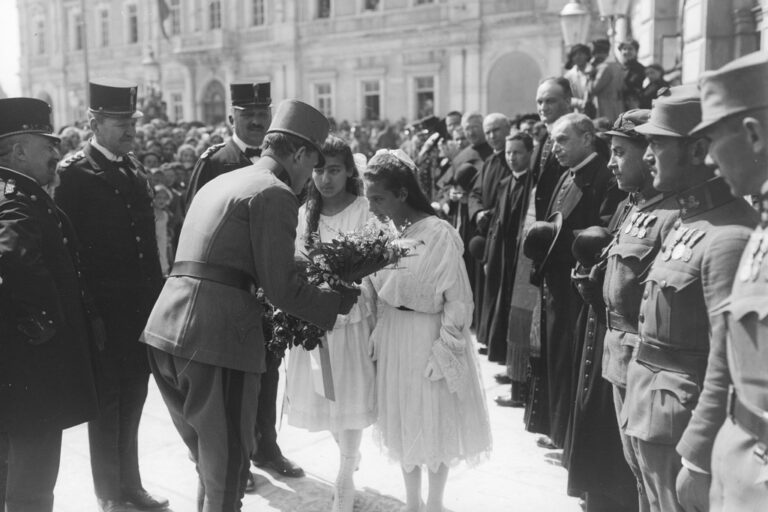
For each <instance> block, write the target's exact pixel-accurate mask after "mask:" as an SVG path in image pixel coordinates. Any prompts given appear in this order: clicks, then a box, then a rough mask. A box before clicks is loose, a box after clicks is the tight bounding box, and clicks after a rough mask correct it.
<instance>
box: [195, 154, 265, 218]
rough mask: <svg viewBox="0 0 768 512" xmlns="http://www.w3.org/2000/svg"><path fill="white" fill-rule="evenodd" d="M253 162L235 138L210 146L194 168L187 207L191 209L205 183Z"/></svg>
mask: <svg viewBox="0 0 768 512" xmlns="http://www.w3.org/2000/svg"><path fill="white" fill-rule="evenodd" d="M252 163H253V162H251V159H250V158H248V157H247V156H245V153H243V152H242V151H241V150H240V148H239V147H238V146H237V144H236V143H235V140H234V139H230V140H229V141H227V142H224V143H221V144H216V145H214V146H211V147H210V148H208V149H207V150H206V151H205V152H204V153H203V154H202V155H200V159H199V160H198V161H197V163H196V164H195V167H194V169H192V176H191V177H190V178H189V186H188V187H187V196H186V202H185V204H186V205H187V209H189V205H190V204H191V203H192V198H193V197H195V194H197V192H198V191H199V190H200V188H202V186H203V185H205V184H206V183H208V182H209V181H211V180H212V179H213V178H215V177H216V176H221V175H222V174H224V173H227V172H230V171H234V170H235V169H240V168H241V167H246V166H248V165H251V164H252Z"/></svg>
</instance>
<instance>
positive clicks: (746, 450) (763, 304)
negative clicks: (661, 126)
mask: <svg viewBox="0 0 768 512" xmlns="http://www.w3.org/2000/svg"><path fill="white" fill-rule="evenodd" d="M766 83H768V56H766V55H765V53H757V52H756V53H753V54H750V55H747V56H744V57H742V58H740V59H736V60H734V61H733V62H731V63H729V64H727V65H725V66H724V67H722V68H721V69H719V70H717V71H714V72H711V73H709V74H707V75H705V76H704V77H702V80H701V101H702V110H703V116H702V117H703V120H702V122H701V124H699V125H698V126H697V127H696V128H695V129H694V133H695V134H701V135H704V136H706V137H707V138H708V139H710V140H711V143H710V146H709V154H710V156H711V157H712V159H713V160H714V161H715V163H716V164H717V165H718V167H719V169H720V173H721V174H722V175H723V177H724V178H725V181H726V182H727V183H728V184H729V185H730V187H731V192H732V193H733V194H734V195H739V196H740V195H747V194H758V195H759V197H760V210H761V221H760V227H758V228H757V229H756V230H755V231H754V232H753V233H752V234H751V236H750V239H749V243H748V244H747V247H746V250H745V251H744V253H743V254H742V255H741V262H740V263H739V266H738V271H737V273H736V277H735V279H734V281H733V289H732V290H731V293H730V297H729V298H728V299H727V300H726V301H725V302H722V303H721V304H720V306H719V307H717V308H716V309H715V311H713V312H712V314H713V315H716V316H717V317H718V322H721V323H725V325H726V326H727V329H728V336H727V338H724V337H722V336H720V337H717V338H713V339H712V347H711V349H710V358H709V364H708V367H707V377H706V380H705V382H704V390H703V391H702V393H701V398H700V399H699V404H698V406H697V407H696V410H695V414H694V416H693V418H692V419H691V422H690V424H689V425H688V428H687V429H686V431H685V433H684V434H683V439H682V441H681V442H680V445H679V446H680V448H682V449H681V450H680V453H681V454H682V455H683V456H684V457H686V456H687V455H686V451H685V448H686V447H687V446H688V445H690V444H693V443H695V442H697V441H698V440H699V439H704V440H705V442H707V443H711V442H712V441H713V439H714V447H713V448H712V483H711V490H710V495H709V496H710V510H712V511H723V510H768V455H767V454H766V447H768V320H766V312H768V259H767V258H766V254H768V232H767V231H766V227H767V226H768V89H766ZM729 389H730V396H729V400H726V396H727V395H728V394H729ZM726 403H728V406H727V408H726V407H725V405H726ZM726 416H727V417H726ZM683 478H686V475H685V474H684V472H683V473H681V475H680V480H682V479H683ZM680 498H681V500H682V499H683V496H680Z"/></svg>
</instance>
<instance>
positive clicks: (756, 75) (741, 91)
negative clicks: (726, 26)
mask: <svg viewBox="0 0 768 512" xmlns="http://www.w3.org/2000/svg"><path fill="white" fill-rule="evenodd" d="M766 83H768V55H766V54H765V52H754V53H750V54H748V55H745V56H743V57H740V58H738V59H736V60H733V61H731V62H729V63H728V64H726V65H725V66H723V67H721V68H720V69H718V70H715V71H710V72H708V73H705V74H704V75H702V77H701V80H700V81H699V85H700V88H701V111H702V120H701V122H700V123H699V124H698V125H696V127H694V128H693V130H692V131H691V135H693V134H694V133H698V132H701V131H702V130H704V129H706V128H708V127H710V126H712V125H713V124H715V123H717V122H718V121H720V120H721V119H723V118H725V117H728V116H731V115H734V114H739V113H742V112H746V111H748V110H752V109H758V108H765V107H768V88H766Z"/></svg>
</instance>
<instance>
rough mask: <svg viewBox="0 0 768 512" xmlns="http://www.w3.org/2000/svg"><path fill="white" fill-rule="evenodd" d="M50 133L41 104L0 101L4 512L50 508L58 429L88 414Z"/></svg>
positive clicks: (86, 345)
mask: <svg viewBox="0 0 768 512" xmlns="http://www.w3.org/2000/svg"><path fill="white" fill-rule="evenodd" d="M52 132H53V127H52V125H51V107H50V106H49V105H48V104H47V103H45V102H44V101H41V100H38V99H33V98H6V99H0V311H1V312H2V314H0V333H2V347H3V348H2V350H3V353H2V357H0V443H1V444H2V446H3V449H2V454H1V455H2V457H3V459H4V460H3V462H4V463H5V458H6V457H7V468H3V469H5V471H3V472H2V474H1V475H2V477H3V478H2V481H0V490H1V491H2V492H0V508H2V509H3V510H6V511H8V512H27V511H35V512H51V511H52V510H53V490H54V486H55V485H56V478H57V476H58V472H59V461H60V458H61V438H62V430H63V429H65V428H69V427H72V426H74V425H78V424H80V423H83V422H85V421H88V420H91V419H93V418H95V417H96V416H97V415H98V402H97V397H96V382H95V378H94V367H93V363H94V361H93V359H92V354H93V353H95V346H93V345H95V343H92V341H93V342H95V341H96V340H95V339H93V340H92V335H91V331H90V329H89V327H90V325H89V319H93V318H92V317H91V315H90V312H89V311H88V310H87V309H86V306H85V303H86V300H85V297H86V296H85V295H84V293H83V289H82V287H81V283H80V280H79V276H78V274H79V269H78V255H77V251H76V247H77V240H76V237H75V233H74V230H73V229H72V225H71V224H70V222H69V219H67V217H66V215H64V213H62V211H61V210H59V209H58V208H57V207H56V205H55V204H54V202H53V200H52V199H51V197H50V196H49V195H48V193H47V192H46V191H45V189H44V188H45V187H46V186H48V185H49V184H51V183H53V182H54V181H55V176H56V165H57V164H58V162H59V158H60V156H59V149H58V147H59V138H58V137H55V136H54V135H52ZM94 320H95V319H94Z"/></svg>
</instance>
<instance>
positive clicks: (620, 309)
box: [596, 110, 679, 512]
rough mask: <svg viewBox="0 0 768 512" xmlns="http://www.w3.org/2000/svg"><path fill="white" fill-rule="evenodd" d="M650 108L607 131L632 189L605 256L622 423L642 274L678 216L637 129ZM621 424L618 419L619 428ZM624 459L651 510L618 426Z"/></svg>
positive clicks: (613, 377)
mask: <svg viewBox="0 0 768 512" xmlns="http://www.w3.org/2000/svg"><path fill="white" fill-rule="evenodd" d="M649 114H650V111H649V110H630V111H628V112H624V113H623V114H621V115H620V116H619V118H618V119H617V120H616V122H615V123H614V125H613V129H612V130H610V131H608V132H606V133H605V135H607V136H608V137H610V138H611V139H610V141H611V159H610V161H609V162H608V168H609V169H610V170H611V171H612V172H613V174H614V176H616V182H617V184H618V187H619V188H620V189H621V190H623V191H625V192H627V193H629V197H628V198H627V199H626V200H625V202H624V204H623V205H620V206H619V208H618V209H617V212H616V215H617V216H620V217H621V218H620V219H619V221H618V222H617V225H618V229H617V230H616V235H615V238H614V241H613V243H612V244H611V246H610V248H609V250H608V253H607V261H606V269H605V277H604V280H603V288H602V292H603V293H602V295H603V299H604V301H605V319H606V323H607V326H606V327H607V328H606V333H605V339H604V341H603V351H602V354H601V355H598V356H596V357H602V362H601V361H599V360H597V361H596V363H597V364H598V365H601V366H602V377H603V378H604V379H605V380H606V381H608V382H609V383H610V384H611V385H612V387H613V390H612V394H613V407H614V408H615V414H616V418H617V421H618V424H621V417H620V414H621V409H622V407H623V404H624V396H625V394H626V387H627V364H629V361H630V359H631V358H632V354H633V352H634V347H635V346H636V345H637V343H638V341H639V338H638V330H637V324H638V320H637V314H638V310H639V307H640V300H641V297H642V294H643V286H642V284H641V282H642V279H643V278H644V276H645V274H646V273H647V271H648V269H649V268H650V266H651V263H652V262H653V260H654V258H655V256H656V253H658V251H659V249H660V248H661V245H662V242H663V240H664V238H666V236H667V234H668V233H669V232H670V231H671V230H672V228H673V224H674V222H675V220H677V218H678V217H679V210H678V205H677V200H676V199H675V197H674V194H673V193H672V192H667V193H661V192H659V191H657V190H656V189H655V188H653V176H652V175H651V168H650V166H649V165H648V164H647V163H646V162H645V161H644V159H643V155H644V153H645V151H646V148H647V146H648V143H647V142H646V140H645V137H644V136H643V135H641V134H640V133H638V132H637V131H635V128H636V127H638V126H640V125H642V124H644V123H646V122H647V121H648V117H649ZM616 426H617V424H616V423H614V428H616ZM619 433H620V438H621V445H622V448H623V452H624V458H625V459H626V461H627V464H628V465H629V467H630V469H631V470H632V472H633V474H634V475H635V478H636V480H637V486H638V495H639V496H638V498H639V506H638V509H639V510H640V511H641V512H647V511H648V510H650V505H649V504H648V497H647V496H646V495H645V487H644V486H643V479H642V474H641V473H640V468H639V466H638V463H637V456H636V454H635V452H634V449H633V448H632V444H631V443H630V441H629V438H628V437H627V436H626V435H624V433H623V432H621V431H620V430H619Z"/></svg>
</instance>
